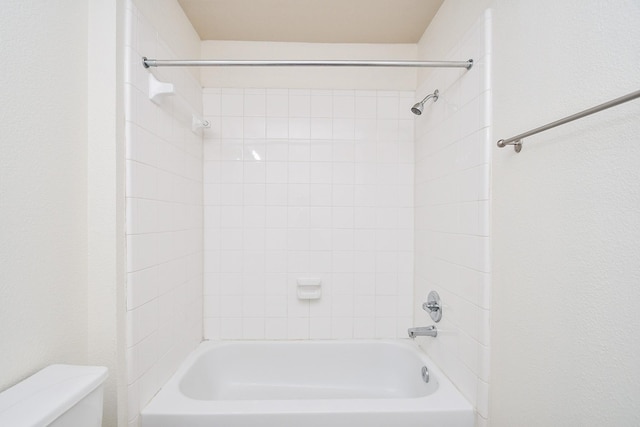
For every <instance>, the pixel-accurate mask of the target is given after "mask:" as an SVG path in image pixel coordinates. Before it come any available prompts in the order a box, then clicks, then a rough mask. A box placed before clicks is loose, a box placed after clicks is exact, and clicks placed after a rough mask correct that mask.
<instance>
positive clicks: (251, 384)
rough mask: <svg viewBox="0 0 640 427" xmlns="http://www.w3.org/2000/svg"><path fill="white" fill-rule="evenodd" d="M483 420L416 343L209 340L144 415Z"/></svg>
mask: <svg viewBox="0 0 640 427" xmlns="http://www.w3.org/2000/svg"><path fill="white" fill-rule="evenodd" d="M423 366H427V367H428V370H429V375H430V379H429V382H428V383H425V382H424V380H423V378H422V367H423ZM473 420H474V416H473V409H472V407H471V405H470V404H469V403H468V402H467V401H466V400H465V399H464V398H463V397H462V395H461V394H460V393H459V392H458V391H457V390H456V389H455V387H454V386H453V385H452V384H451V382H449V381H448V380H447V379H446V378H445V377H444V375H443V374H442V373H441V372H440V370H438V369H437V368H436V367H435V366H434V364H433V363H432V362H431V361H430V360H429V358H428V357H427V356H426V355H425V354H424V353H422V352H421V351H420V349H419V348H418V346H417V345H416V344H415V343H414V342H413V341H410V340H396V341H373V340H372V341H368V340H367V341H237V342H213V341H205V342H203V343H202V344H201V345H200V346H199V347H198V348H197V349H196V350H195V351H194V352H193V353H192V354H191V355H190V356H189V357H188V358H187V359H186V360H185V361H184V363H183V364H182V365H181V366H180V368H179V369H178V371H177V372H176V373H175V374H174V375H173V377H172V378H171V379H170V380H169V382H168V383H167V384H166V385H165V386H164V387H163V388H162V390H160V392H159V393H158V394H157V395H156V396H155V397H154V398H153V399H152V400H151V402H150V403H149V404H148V405H147V407H146V408H145V409H144V410H143V411H142V427H187V426H188V427H205V426H206V427H218V426H219V427H254V426H255V427H360V426H362V427H365V426H366V427H376V426H380V427H382V426H385V427H387V426H388V427H391V426H393V427H414V426H415V427H418V426H420V427H426V426H429V427H435V426H451V427H472V426H473V424H474V421H473Z"/></svg>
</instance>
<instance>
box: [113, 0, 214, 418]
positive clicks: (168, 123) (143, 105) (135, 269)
mask: <svg viewBox="0 0 640 427" xmlns="http://www.w3.org/2000/svg"><path fill="white" fill-rule="evenodd" d="M126 7H127V10H126V17H125V22H126V24H125V40H124V45H125V70H126V71H125V84H124V89H125V91H124V93H125V101H124V104H125V109H126V112H125V117H126V123H125V135H126V136H125V138H126V212H127V213H126V217H127V221H126V235H127V236H126V239H127V243H126V245H127V263H126V271H127V277H126V301H127V302H126V347H127V349H126V361H127V369H126V371H127V375H126V383H127V386H128V389H127V394H128V403H127V406H128V416H127V419H128V422H129V424H128V425H129V426H136V425H138V423H139V417H138V415H139V411H140V410H141V409H142V408H143V407H144V406H145V405H146V404H147V403H148V402H149V400H150V399H151V398H152V397H153V396H154V395H155V393H156V392H157V391H158V390H159V389H160V387H162V385H163V384H164V383H165V382H166V380H167V379H168V378H169V376H170V375H171V374H173V372H175V369H176V368H177V367H178V365H179V364H180V362H182V360H184V358H185V357H186V356H187V354H188V353H189V352H190V351H191V350H193V349H194V348H195V346H196V345H197V344H198V343H199V342H200V341H201V340H202V271H203V267H202V251H203V207H202V133H201V131H200V132H195V133H194V132H192V130H191V120H192V116H191V114H192V113H195V114H197V115H200V114H201V113H202V89H201V87H200V83H199V81H198V80H197V78H196V76H197V71H194V69H177V68H174V69H170V68H164V69H157V70H153V73H154V74H155V76H156V77H157V78H158V79H159V80H161V81H165V82H170V83H173V84H174V89H175V95H173V96H166V97H162V98H159V99H157V102H152V101H151V100H150V99H149V96H148V93H149V85H148V77H149V75H150V73H151V70H147V69H145V68H143V66H142V62H141V58H142V57H143V56H147V57H155V56H156V55H157V56H159V57H161V58H176V59H177V58H185V57H189V56H191V55H192V54H193V52H198V51H199V46H200V40H199V39H198V37H197V35H196V33H195V31H194V30H193V27H192V26H191V24H190V23H189V22H188V20H187V19H186V17H185V16H184V14H183V13H182V9H180V6H179V5H178V3H177V2H176V1H174V0H169V1H162V2H157V1H154V2H144V1H140V2H136V4H133V3H132V2H127V6H126Z"/></svg>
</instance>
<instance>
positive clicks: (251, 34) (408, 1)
mask: <svg viewBox="0 0 640 427" xmlns="http://www.w3.org/2000/svg"><path fill="white" fill-rule="evenodd" d="M178 1H179V3H180V5H181V6H182V9H183V10H184V11H185V13H186V15H187V17H188V18H189V20H190V21H191V23H192V24H193V26H194V28H195V29H196V31H197V32H198V34H199V36H200V38H201V39H202V40H240V41H278V42H307V43H416V42H418V40H419V39H420V36H422V33H423V32H424V30H425V29H426V28H427V26H428V25H429V23H430V22H431V20H432V19H433V17H434V16H435V14H436V12H437V11H438V9H439V8H440V5H441V4H442V2H443V1H444V0H178Z"/></svg>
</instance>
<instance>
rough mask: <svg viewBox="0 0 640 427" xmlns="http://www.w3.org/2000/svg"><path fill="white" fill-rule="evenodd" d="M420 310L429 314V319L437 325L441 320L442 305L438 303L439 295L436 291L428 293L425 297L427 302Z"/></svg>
mask: <svg viewBox="0 0 640 427" xmlns="http://www.w3.org/2000/svg"><path fill="white" fill-rule="evenodd" d="M422 309H423V310H424V311H426V312H427V313H429V316H431V319H432V320H433V321H434V322H436V323H438V322H439V321H440V320H441V319H442V303H441V301H440V295H438V293H437V292H436V291H431V292H429V295H428V296H427V302H425V303H424V304H422Z"/></svg>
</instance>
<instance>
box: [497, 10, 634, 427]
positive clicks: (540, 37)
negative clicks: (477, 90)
mask: <svg viewBox="0 0 640 427" xmlns="http://www.w3.org/2000/svg"><path fill="white" fill-rule="evenodd" d="M495 3H496V5H495V8H494V12H495V14H494V17H495V23H496V27H495V34H494V40H495V49H494V52H495V56H494V57H495V68H494V71H495V72H494V76H495V79H494V106H495V109H494V124H495V127H494V129H495V132H494V136H495V138H494V139H499V138H507V137H510V136H512V135H515V134H518V133H520V132H525V131H527V130H529V129H532V128H535V127H537V126H539V125H542V124H544V123H547V122H550V121H553V120H556V119H559V118H561V117H564V116H567V115H570V114H573V113H575V112H578V111H580V110H583V109H585V108H588V107H592V106H594V105H597V104H599V103H602V102H605V101H608V100H610V99H613V98H616V97H618V96H622V95H624V94H626V93H629V92H632V91H635V90H638V89H639V88H640V75H639V74H638V65H637V62H638V52H640V5H639V4H638V2H637V1H606V2H589V7H585V3H584V2H580V1H563V2H554V1H541V2H536V4H535V5H534V4H532V3H530V2H511V1H496V2H495ZM638 117H640V100H635V101H631V102H629V103H627V104H623V105H620V106H618V107H614V108H612V109H609V110H607V111H604V112H601V113H598V114H596V115H592V116H590V117H587V118H584V119H581V120H580V121H576V122H573V123H570V124H567V125H564V126H562V127H559V128H556V129H553V130H550V131H547V132H545V133H542V134H538V135H536V136H533V137H530V138H527V139H525V141H524V148H523V150H522V152H521V153H520V154H515V153H514V151H513V150H512V149H510V148H508V149H498V148H495V147H493V148H492V150H493V165H494V169H493V189H494V194H493V200H494V203H493V235H494V241H493V247H494V257H493V274H494V286H493V293H494V301H493V310H492V314H493V319H492V323H493V324H492V352H491V357H492V363H491V371H492V379H491V387H492V388H491V420H492V425H495V426H499V427H502V426H513V425H522V426H533V425H549V426H551V425H558V426H559V425H582V426H595V425H616V426H632V425H638V424H640V383H639V382H638V377H639V376H640V365H638V360H640V340H638V330H639V329H640V316H639V315H638V306H639V305H640V262H639V260H640V185H639V184H638V183H639V182H640V168H639V167H638V165H639V164H640V144H639V143H640V138H639V136H638V135H640V120H638ZM494 143H495V142H494Z"/></svg>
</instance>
